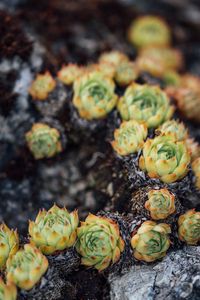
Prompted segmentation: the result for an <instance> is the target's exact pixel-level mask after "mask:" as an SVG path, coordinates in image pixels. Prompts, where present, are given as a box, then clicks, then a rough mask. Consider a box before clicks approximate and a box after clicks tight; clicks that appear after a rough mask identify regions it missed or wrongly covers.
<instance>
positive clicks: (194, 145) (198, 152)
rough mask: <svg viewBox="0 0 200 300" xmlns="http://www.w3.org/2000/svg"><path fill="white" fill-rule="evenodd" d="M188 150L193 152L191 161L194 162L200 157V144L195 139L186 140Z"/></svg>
mask: <svg viewBox="0 0 200 300" xmlns="http://www.w3.org/2000/svg"><path fill="white" fill-rule="evenodd" d="M185 142H186V146H187V148H188V151H189V152H190V154H191V161H192V162H193V161H194V160H195V159H196V158H198V157H200V145H199V143H198V142H197V141H195V139H193V138H190V137H189V138H187V139H186V140H185Z"/></svg>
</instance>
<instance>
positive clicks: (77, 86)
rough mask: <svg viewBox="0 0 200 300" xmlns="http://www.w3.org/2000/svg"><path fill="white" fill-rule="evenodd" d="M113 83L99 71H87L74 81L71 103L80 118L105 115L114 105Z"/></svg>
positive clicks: (115, 96) (115, 98)
mask: <svg viewBox="0 0 200 300" xmlns="http://www.w3.org/2000/svg"><path fill="white" fill-rule="evenodd" d="M114 90H115V84H114V82H113V81H112V79H111V78H109V77H106V76H105V75H104V74H102V73H101V72H88V73H85V75H83V76H81V77H79V78H78V79H76V80H75V82H74V97H73V104H74V106H75V107H76V108H77V110H78V112H79V114H80V116H81V117H82V118H85V119H88V120H91V119H99V118H103V117H105V116H106V115H107V114H108V113H109V112H110V111H111V110H112V109H113V108H114V107H115V105H116V103H117V99H118V97H117V95H116V94H115V93H114Z"/></svg>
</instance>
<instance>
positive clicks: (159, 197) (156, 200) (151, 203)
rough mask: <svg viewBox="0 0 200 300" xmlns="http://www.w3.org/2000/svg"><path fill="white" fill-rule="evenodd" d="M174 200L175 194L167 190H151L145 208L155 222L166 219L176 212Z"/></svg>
mask: <svg viewBox="0 0 200 300" xmlns="http://www.w3.org/2000/svg"><path fill="white" fill-rule="evenodd" d="M174 200H175V196H174V194H172V193H170V192H169V191H168V190H167V189H160V190H150V191H149V192H148V201H146V202H145V208H146V209H147V210H149V212H150V215H151V218H152V219H153V220H162V219H166V218H167V217H168V216H169V215H171V214H173V213H174V212H175V210H176V208H175V203H174Z"/></svg>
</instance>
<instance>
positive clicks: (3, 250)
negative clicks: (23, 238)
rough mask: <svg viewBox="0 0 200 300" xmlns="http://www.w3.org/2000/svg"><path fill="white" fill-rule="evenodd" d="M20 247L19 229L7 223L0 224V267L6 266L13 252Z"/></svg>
mask: <svg viewBox="0 0 200 300" xmlns="http://www.w3.org/2000/svg"><path fill="white" fill-rule="evenodd" d="M18 248H19V237H18V234H17V231H16V230H15V231H14V230H12V229H9V228H8V227H7V226H6V225H5V224H1V225H0V268H1V269H2V268H4V267H5V265H6V261H7V259H8V257H9V255H11V254H15V253H16V252H17V250H18Z"/></svg>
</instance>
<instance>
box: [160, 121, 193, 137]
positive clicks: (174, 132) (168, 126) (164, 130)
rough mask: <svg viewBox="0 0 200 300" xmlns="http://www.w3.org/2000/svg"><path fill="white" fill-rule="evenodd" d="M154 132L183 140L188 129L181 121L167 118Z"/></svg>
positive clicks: (186, 135)
mask: <svg viewBox="0 0 200 300" xmlns="http://www.w3.org/2000/svg"><path fill="white" fill-rule="evenodd" d="M156 134H157V135H160V134H167V135H169V136H171V137H172V139H174V140H176V141H184V140H186V139H187V138H188V130H187V128H186V127H185V125H184V124H183V122H178V121H176V120H169V121H166V122H165V123H163V124H162V125H161V126H160V127H158V129H156Z"/></svg>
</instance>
